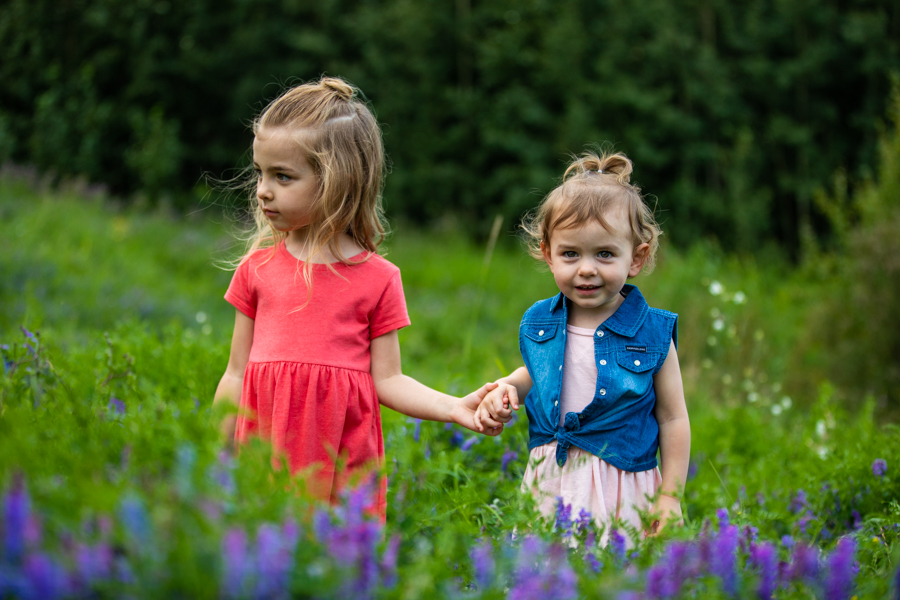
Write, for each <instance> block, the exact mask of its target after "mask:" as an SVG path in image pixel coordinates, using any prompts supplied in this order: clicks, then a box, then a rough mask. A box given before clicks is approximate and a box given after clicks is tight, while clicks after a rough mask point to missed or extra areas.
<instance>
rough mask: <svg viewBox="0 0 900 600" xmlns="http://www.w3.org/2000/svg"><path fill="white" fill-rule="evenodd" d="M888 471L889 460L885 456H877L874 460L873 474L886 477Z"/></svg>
mask: <svg viewBox="0 0 900 600" xmlns="http://www.w3.org/2000/svg"><path fill="white" fill-rule="evenodd" d="M886 473H887V461H886V460H884V459H883V458H876V459H875V460H874V461H872V474H873V475H875V477H884V476H885V474H886Z"/></svg>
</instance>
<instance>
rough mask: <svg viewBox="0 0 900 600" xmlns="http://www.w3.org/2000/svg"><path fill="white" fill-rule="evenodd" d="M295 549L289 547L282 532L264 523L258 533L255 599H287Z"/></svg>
mask: <svg viewBox="0 0 900 600" xmlns="http://www.w3.org/2000/svg"><path fill="white" fill-rule="evenodd" d="M293 558H294V548H292V547H289V546H288V545H287V543H286V542H285V539H284V537H283V536H282V532H281V530H280V529H279V528H278V527H276V526H275V525H272V524H270V523H264V524H262V525H260V526H259V529H258V530H257V531H256V572H257V578H256V589H255V590H254V597H255V598H266V599H268V598H287V597H288V595H289V592H290V590H289V589H288V584H289V582H290V574H291V566H292V564H293Z"/></svg>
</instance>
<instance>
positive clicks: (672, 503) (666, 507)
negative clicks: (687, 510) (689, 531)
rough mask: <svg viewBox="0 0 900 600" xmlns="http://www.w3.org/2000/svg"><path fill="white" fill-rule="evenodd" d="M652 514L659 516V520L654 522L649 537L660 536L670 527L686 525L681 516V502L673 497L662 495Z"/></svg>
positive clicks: (654, 505)
mask: <svg viewBox="0 0 900 600" xmlns="http://www.w3.org/2000/svg"><path fill="white" fill-rule="evenodd" d="M650 512H651V514H654V515H657V520H656V521H654V522H653V525H652V526H651V527H650V531H649V532H648V533H647V535H648V536H649V537H652V536H655V535H659V534H660V533H662V530H663V529H665V528H666V527H668V526H670V525H679V526H680V525H684V519H683V518H682V514H681V501H680V500H679V499H678V498H675V497H673V496H669V495H667V494H660V495H659V498H658V499H657V501H656V502H655V503H654V504H653V506H652V508H651V511H650Z"/></svg>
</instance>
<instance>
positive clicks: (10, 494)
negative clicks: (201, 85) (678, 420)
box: [0, 170, 900, 600]
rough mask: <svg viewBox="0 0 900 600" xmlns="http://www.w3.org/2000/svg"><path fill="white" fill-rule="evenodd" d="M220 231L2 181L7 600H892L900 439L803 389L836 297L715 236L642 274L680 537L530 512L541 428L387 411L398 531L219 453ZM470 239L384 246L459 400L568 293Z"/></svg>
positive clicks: (862, 412) (880, 415) (836, 394)
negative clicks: (668, 313) (676, 463)
mask: <svg viewBox="0 0 900 600" xmlns="http://www.w3.org/2000/svg"><path fill="white" fill-rule="evenodd" d="M506 226H507V227H510V224H506ZM228 229H229V225H228V222H227V221H225V222H224V223H223V218H222V217H221V216H220V213H219V212H218V211H217V210H213V209H209V210H203V211H200V212H198V213H195V214H192V215H189V216H186V217H177V218H176V217H173V216H170V215H168V214H166V213H165V211H163V210H146V209H144V210H141V209H129V210H127V211H126V210H124V209H120V208H117V207H116V205H115V204H114V203H112V202H111V201H109V200H108V199H104V198H98V197H94V196H92V194H91V191H90V190H84V189H80V190H79V189H70V190H65V189H63V190H55V191H51V190H48V189H43V188H42V187H41V186H40V184H39V182H37V181H35V180H34V178H29V176H28V174H27V173H15V172H12V171H9V170H7V171H6V172H5V173H4V174H3V176H2V177H0V307H2V308H0V344H2V345H0V351H2V357H3V363H4V366H3V373H2V376H0V492H2V501H0V506H2V519H0V534H2V538H0V540H2V545H0V598H3V599H6V598H22V599H32V598H33V599H51V598H235V599H236V598H267V599H276V598H293V597H297V598H306V597H314V598H473V599H474V598H512V599H525V598H559V599H568V598H582V597H585V598H617V599H626V598H630V599H657V598H688V597H692V598H693V597H696V598H770V597H773V595H774V597H776V598H792V599H801V598H803V599H805V598H826V599H828V600H837V599H843V598H847V599H849V598H852V597H856V598H859V599H863V598H872V599H876V598H877V599H881V598H900V595H898V594H900V592H898V585H900V579H898V578H900V572H898V566H900V429H898V428H897V426H896V425H893V424H889V423H890V420H891V419H890V417H885V416H884V415H886V414H890V413H889V412H885V410H884V407H880V406H879V405H878V403H877V399H876V398H870V397H867V396H866V394H865V393H864V392H862V391H859V392H858V393H856V394H854V393H853V391H852V390H847V389H844V388H839V387H837V386H835V385H832V384H831V383H829V381H828V379H827V378H824V377H815V378H813V377H809V376H806V375H805V374H804V373H805V372H804V370H803V368H802V361H801V360H800V359H799V358H798V354H799V353H800V351H799V350H797V348H800V347H802V341H803V338H804V335H805V334H804V331H805V327H806V324H807V323H808V320H807V317H808V315H809V314H810V313H811V312H812V311H813V310H814V308H815V307H816V306H817V304H818V303H819V302H821V301H822V298H823V295H824V294H830V293H833V292H834V290H832V289H830V288H827V287H826V284H825V283H822V281H821V280H820V279H816V277H814V276H813V275H811V274H810V273H809V272H806V271H803V270H801V269H797V268H794V267H791V266H789V265H788V264H787V263H786V262H785V261H782V260H780V259H778V258H777V256H775V255H773V256H772V257H771V258H770V259H763V258H759V259H757V261H754V260H751V259H748V258H744V259H738V258H735V257H731V256H727V255H725V254H723V253H722V252H721V251H719V250H718V249H717V248H716V247H715V246H714V245H711V244H703V243H698V244H697V245H696V246H694V247H693V248H690V249H685V250H680V249H674V248H672V247H669V246H664V248H663V251H662V255H661V257H660V260H659V265H658V267H657V270H656V271H655V272H654V273H652V274H650V275H648V276H641V277H639V278H638V279H637V280H636V281H635V283H637V285H639V286H640V287H641V289H642V291H643V292H644V295H645V296H646V297H647V299H648V301H649V302H650V304H651V305H653V306H659V307H664V308H667V309H669V310H672V311H675V312H678V313H679V314H680V320H679V341H680V345H679V357H680V360H681V363H682V369H683V374H684V379H685V387H686V390H685V391H686V396H687V399H688V408H689V411H690V415H691V422H692V431H693V440H692V463H691V470H690V475H689V480H688V484H687V489H686V490H685V493H684V502H683V506H684V508H685V516H686V519H685V520H686V524H685V527H684V528H682V529H672V530H669V531H667V532H665V534H664V535H662V536H659V537H656V538H647V539H645V538H643V536H641V535H640V534H639V533H638V532H635V531H629V530H627V529H625V528H619V529H616V530H615V531H613V532H611V535H610V543H609V545H608V546H607V547H605V548H601V547H599V546H598V544H597V542H596V540H598V539H599V538H600V535H599V534H600V532H598V531H595V530H594V529H593V528H592V526H590V525H589V524H588V523H589V519H588V518H586V515H577V514H571V511H570V510H568V509H567V507H565V506H560V507H559V510H558V512H557V516H556V518H555V519H553V520H551V521H545V520H542V519H541V518H539V516H538V515H537V513H536V511H535V509H534V507H533V506H532V505H531V503H530V501H529V500H528V499H527V498H525V497H523V496H521V495H520V494H519V492H518V484H519V481H520V479H521V475H522V472H523V470H524V467H525V464H524V461H525V457H526V456H527V426H526V423H525V422H524V419H525V417H524V414H522V415H520V418H519V421H518V422H516V423H514V424H513V425H512V426H511V427H510V428H508V429H507V431H505V432H504V433H503V434H502V435H501V436H499V437H497V438H487V437H481V436H478V435H475V434H472V433H471V432H468V431H465V430H461V429H459V428H457V427H450V426H445V425H443V424H438V423H427V422H415V421H412V420H409V419H406V418H405V417H403V416H401V415H398V414H396V413H392V412H391V411H389V410H386V409H385V410H383V413H384V421H385V427H384V433H385V445H386V453H387V465H386V474H387V477H388V480H389V498H388V502H389V509H388V517H387V525H386V527H382V526H381V525H380V524H378V523H377V522H373V521H372V520H370V519H369V518H368V516H367V515H366V513H365V511H364V510H363V504H364V498H365V485H366V482H364V481H363V482H360V484H359V486H358V487H357V488H355V489H354V490H353V491H349V492H348V493H347V495H346V498H345V499H344V501H343V502H342V503H341V504H340V505H339V506H335V507H326V506H322V505H317V504H315V503H314V502H312V501H310V500H309V499H308V498H307V497H306V496H305V494H304V493H303V489H302V488H303V486H302V479H294V480H292V479H291V478H289V477H288V476H287V474H286V473H285V472H283V471H273V469H272V468H271V467H270V456H269V451H268V449H267V448H266V446H265V445H264V444H262V443H254V444H251V445H250V446H248V447H246V448H245V449H244V450H243V451H242V452H241V453H240V454H239V455H233V454H231V453H229V452H227V451H226V449H225V448H226V446H225V445H224V444H223V443H222V441H221V440H220V439H219V436H218V433H217V430H216V427H215V423H216V422H217V420H218V418H219V417H220V416H221V415H220V414H218V413H215V412H214V411H213V410H212V408H211V405H212V397H213V392H214V389H215V386H216V384H217V382H218V379H219V377H220V376H221V374H222V372H223V370H224V368H225V364H226V359H227V355H228V345H229V340H230V332H231V327H232V324H233V318H234V316H233V315H234V313H233V308H231V306H230V305H228V304H227V303H226V302H225V301H224V300H223V299H222V295H223V293H224V291H225V289H226V287H227V284H228V281H229V278H230V274H229V273H228V272H226V271H224V270H221V269H218V268H216V266H215V263H216V262H217V261H223V260H225V259H228V258H231V257H233V256H234V255H235V253H236V252H238V251H239V248H238V246H237V245H236V244H235V243H234V242H233V241H232V240H233V238H232V237H231V236H230V235H229V233H228ZM461 237H462V236H460V235H458V234H457V230H456V229H455V228H454V227H453V226H447V227H446V228H445V229H437V230H433V231H428V232H418V231H416V230H415V229H413V228H411V227H409V226H405V225H404V224H402V223H400V224H395V232H394V234H393V236H392V237H391V238H390V240H389V242H388V243H387V244H386V247H387V256H388V258H389V259H390V260H392V261H393V262H394V263H395V264H397V265H398V266H399V267H400V268H401V270H402V273H403V281H404V287H405V291H406V296H407V301H408V304H409V309H410V314H411V318H412V323H413V325H412V326H411V327H409V328H408V329H405V330H403V331H402V332H401V348H402V351H403V360H404V371H405V372H406V373H407V374H409V375H411V376H413V377H416V378H418V379H420V380H421V381H423V382H424V383H426V384H428V385H431V386H433V387H436V388H438V389H443V390H446V391H448V392H451V393H457V394H462V393H466V392H468V391H470V390H472V389H474V388H475V387H477V386H479V385H481V384H482V383H483V382H485V381H488V380H493V379H495V378H497V377H498V376H500V375H501V374H506V373H507V372H508V371H510V370H511V369H513V368H515V367H516V366H517V365H518V364H520V357H519V356H518V348H517V328H518V322H519V319H520V317H521V315H522V313H523V312H524V310H525V309H526V308H527V307H528V306H530V305H531V304H532V303H533V302H534V301H535V300H537V299H540V298H544V297H547V296H549V295H551V294H553V293H555V288H554V285H553V280H552V277H551V276H550V275H548V274H547V273H545V272H542V271H541V270H540V269H539V268H537V265H535V264H534V263H533V261H532V260H531V259H529V258H528V257H527V256H526V255H525V253H524V252H523V251H522V249H521V248H520V247H519V245H518V243H517V242H516V240H515V239H514V238H513V237H511V236H507V235H501V236H500V239H499V241H498V243H497V244H496V246H494V247H493V248H492V249H491V251H490V252H488V251H487V248H486V244H474V243H470V242H467V241H462V239H461ZM895 335H896V333H895ZM806 352H807V354H808V351H806ZM629 538H630V539H629ZM573 540H574V541H573Z"/></svg>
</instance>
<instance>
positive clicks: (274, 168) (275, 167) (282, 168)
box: [253, 161, 297, 172]
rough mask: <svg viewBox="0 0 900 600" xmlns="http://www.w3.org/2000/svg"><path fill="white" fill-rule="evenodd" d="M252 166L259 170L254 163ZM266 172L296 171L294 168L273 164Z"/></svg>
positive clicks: (257, 165)
mask: <svg viewBox="0 0 900 600" xmlns="http://www.w3.org/2000/svg"><path fill="white" fill-rule="evenodd" d="M253 166H254V167H256V168H257V169H259V168H260V166H259V164H258V163H257V162H256V161H254V162H253ZM267 170H268V171H292V172H294V171H296V170H297V169H295V168H294V167H289V166H287V165H279V164H274V165H270V166H269V168H268V169H267Z"/></svg>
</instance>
